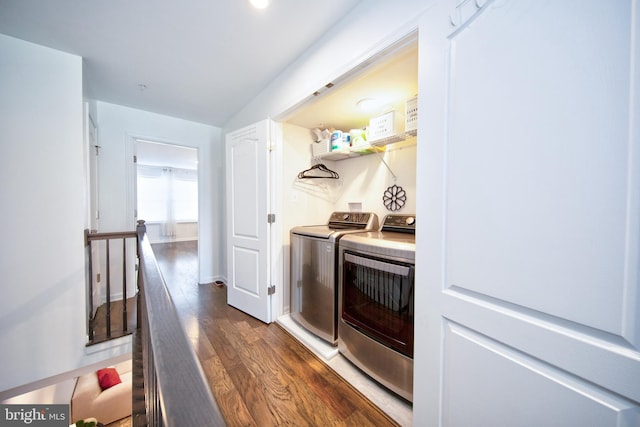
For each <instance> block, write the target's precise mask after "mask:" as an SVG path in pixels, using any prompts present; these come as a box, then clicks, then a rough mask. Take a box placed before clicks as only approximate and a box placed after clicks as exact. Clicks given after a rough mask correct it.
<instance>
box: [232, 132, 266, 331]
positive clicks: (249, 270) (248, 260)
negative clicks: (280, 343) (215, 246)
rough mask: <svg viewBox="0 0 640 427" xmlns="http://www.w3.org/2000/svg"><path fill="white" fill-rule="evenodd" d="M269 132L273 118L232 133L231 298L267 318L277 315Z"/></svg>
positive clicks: (253, 312)
mask: <svg viewBox="0 0 640 427" xmlns="http://www.w3.org/2000/svg"><path fill="white" fill-rule="evenodd" d="M268 138H269V121H268V120H264V121H261V122H259V123H256V124H255V125H252V126H248V127H246V128H243V129H240V130H238V131H235V132H232V133H229V134H227V136H226V144H227V145H226V153H227V154H226V160H227V163H226V164H227V175H226V176H227V249H228V250H227V276H228V277H227V280H228V283H227V293H228V294H227V300H228V303H229V305H232V306H234V307H236V308H238V309H240V310H242V311H244V312H246V313H248V314H250V315H251V316H253V317H256V318H258V319H260V320H262V321H263V322H267V323H269V322H271V320H272V318H271V317H272V314H271V312H272V310H271V297H270V296H269V295H268V286H269V283H268V282H269V250H268V249H269V242H270V236H269V227H268V223H267V214H268V207H269V206H268V202H269V199H268V195H269V191H270V189H269V170H268V157H269V156H268Z"/></svg>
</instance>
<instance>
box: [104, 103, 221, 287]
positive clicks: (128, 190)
mask: <svg viewBox="0 0 640 427" xmlns="http://www.w3.org/2000/svg"><path fill="white" fill-rule="evenodd" d="M97 115H98V138H99V142H100V146H101V147H102V149H101V150H100V158H99V162H100V167H99V170H100V189H99V197H100V227H101V229H100V231H101V232H108V231H122V230H132V229H134V228H135V224H134V213H133V209H134V195H133V190H134V185H135V184H134V182H135V181H134V173H133V172H134V169H133V160H132V156H133V152H134V143H133V138H134V137H135V138H141V139H147V140H152V141H157V142H162V143H167V144H175V145H181V146H185V147H192V148H197V149H198V184H199V189H198V191H199V199H200V200H199V205H198V209H199V213H198V215H199V223H198V227H199V244H198V249H199V261H200V279H199V280H200V283H210V282H213V281H215V280H217V279H219V278H222V277H223V275H222V271H223V270H222V269H223V268H224V267H223V264H222V263H221V259H222V256H221V251H222V248H223V246H222V245H221V240H220V236H221V227H222V215H223V211H224V209H223V206H224V204H223V202H222V199H221V194H222V188H223V187H222V185H223V182H222V180H223V174H222V159H223V156H222V146H221V143H220V141H221V139H220V138H221V132H220V128H217V127H213V126H209V125H205V124H201V123H195V122H190V121H186V120H182V119H177V118H174V117H169V116H163V115H160V114H155V113H150V112H147V111H141V110H136V109H133V108H128V107H122V106H119V105H114V104H109V103H105V102H100V101H98V111H97Z"/></svg>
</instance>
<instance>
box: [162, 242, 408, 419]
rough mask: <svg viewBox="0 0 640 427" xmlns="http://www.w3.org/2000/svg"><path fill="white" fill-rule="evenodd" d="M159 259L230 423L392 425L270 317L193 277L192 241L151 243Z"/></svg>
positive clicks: (194, 249) (195, 269) (194, 250)
mask: <svg viewBox="0 0 640 427" xmlns="http://www.w3.org/2000/svg"><path fill="white" fill-rule="evenodd" d="M152 246H153V250H154V253H155V255H156V258H157V260H158V265H159V267H160V270H161V271H162V274H163V276H164V278H165V281H166V283H167V287H168V288H169V291H170V293H171V296H172V299H173V301H174V304H175V305H176V308H177V310H178V313H179V315H180V317H181V319H182V322H183V325H184V327H185V330H186V332H187V335H188V336H189V338H190V340H191V342H192V343H193V345H194V349H195V351H196V353H197V355H198V358H199V359H200V363H201V365H202V367H203V370H204V372H205V375H206V377H207V379H208V381H209V385H210V387H211V390H212V393H213V396H214V398H215V399H216V401H217V403H218V405H219V407H220V410H221V412H222V413H223V414H224V416H225V419H226V420H227V423H228V424H229V425H230V426H258V425H259V426H280V425H295V426H330V425H341V426H386V425H388V426H392V425H397V424H396V423H395V422H394V421H392V420H391V419H390V418H389V417H388V416H386V415H385V414H384V413H383V412H382V411H380V410H379V409H378V408H377V407H376V406H374V405H373V404H372V403H371V402H370V401H368V400H367V399H366V398H364V397H363V396H362V394H361V393H360V392H358V391H357V390H355V389H354V388H353V387H352V386H351V385H350V384H349V383H347V382H346V381H344V380H343V379H342V378H341V377H340V376H338V375H337V374H336V373H335V372H333V371H332V370H331V369H330V368H329V367H328V366H327V365H326V364H324V363H323V362H322V361H320V360H319V359H318V358H317V357H316V356H315V355H313V354H312V353H311V352H310V351H309V350H308V349H306V347H304V346H303V345H302V344H300V343H299V342H298V341H297V340H295V339H293V338H292V337H291V336H290V335H289V334H288V333H287V332H285V331H284V330H283V329H282V328H281V327H280V326H278V325H277V324H276V323H272V324H270V325H266V324H264V323H262V322H260V321H258V320H256V319H254V318H252V317H251V316H248V315H246V314H244V313H243V312H241V311H239V310H237V309H235V308H233V307H230V306H228V305H227V303H226V288H225V287H217V286H215V285H214V284H205V285H198V264H197V263H198V260H197V242H195V241H192V242H176V243H163V244H154V245H152Z"/></svg>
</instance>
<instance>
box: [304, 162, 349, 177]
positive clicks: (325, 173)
mask: <svg viewBox="0 0 640 427" xmlns="http://www.w3.org/2000/svg"><path fill="white" fill-rule="evenodd" d="M316 171H319V173H321V175H314V174H312V173H313V172H316ZM308 178H328V179H340V175H338V172H335V171H333V170H331V169H329V168H328V167H326V166H325V165H324V164H323V163H318V164H316V165H313V166H311V167H310V168H309V169H305V170H303V171H302V172H300V173H299V174H298V179H308Z"/></svg>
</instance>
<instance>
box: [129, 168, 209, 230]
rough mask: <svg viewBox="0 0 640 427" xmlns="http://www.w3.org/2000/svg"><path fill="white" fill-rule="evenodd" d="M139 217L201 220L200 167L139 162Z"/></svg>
mask: <svg viewBox="0 0 640 427" xmlns="http://www.w3.org/2000/svg"><path fill="white" fill-rule="evenodd" d="M138 218H140V219H144V220H145V221H147V222H162V223H176V222H197V221H198V177H197V171H195V170H189V169H177V168H167V167H159V166H145V165H138Z"/></svg>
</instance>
